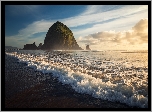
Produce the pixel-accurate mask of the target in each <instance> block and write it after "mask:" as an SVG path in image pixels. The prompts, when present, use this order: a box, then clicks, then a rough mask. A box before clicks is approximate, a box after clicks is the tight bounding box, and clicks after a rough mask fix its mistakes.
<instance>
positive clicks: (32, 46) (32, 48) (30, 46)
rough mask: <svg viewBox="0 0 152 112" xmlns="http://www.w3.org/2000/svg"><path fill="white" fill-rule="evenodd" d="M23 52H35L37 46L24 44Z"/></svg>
mask: <svg viewBox="0 0 152 112" xmlns="http://www.w3.org/2000/svg"><path fill="white" fill-rule="evenodd" d="M23 49H24V50H36V49H37V46H36V45H35V42H34V43H33V44H26V45H24V48H23Z"/></svg>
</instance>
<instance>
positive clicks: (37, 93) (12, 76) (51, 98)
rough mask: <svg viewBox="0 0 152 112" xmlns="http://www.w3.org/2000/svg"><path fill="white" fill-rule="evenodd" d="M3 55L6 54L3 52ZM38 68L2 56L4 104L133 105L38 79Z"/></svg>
mask: <svg viewBox="0 0 152 112" xmlns="http://www.w3.org/2000/svg"><path fill="white" fill-rule="evenodd" d="M5 57H7V55H5ZM42 75H44V74H42V73H41V72H38V71H34V70H33V69H31V68H28V67H26V65H25V64H24V63H18V62H17V60H15V59H13V58H12V57H10V56H9V57H8V58H6V59H5V108H137V107H130V106H127V105H126V104H121V103H118V102H111V101H106V100H102V99H98V98H94V97H92V96H91V95H88V94H80V93H77V92H76V91H75V90H73V89H72V87H71V86H70V85H63V84H62V83H61V82H59V81H58V80H57V79H56V78H54V77H52V76H51V74H50V77H48V79H46V80H45V81H40V80H38V77H39V76H42Z"/></svg>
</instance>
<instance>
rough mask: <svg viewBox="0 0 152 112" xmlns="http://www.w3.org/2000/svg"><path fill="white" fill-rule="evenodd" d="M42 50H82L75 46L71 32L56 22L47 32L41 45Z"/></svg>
mask: <svg viewBox="0 0 152 112" xmlns="http://www.w3.org/2000/svg"><path fill="white" fill-rule="evenodd" d="M42 49H44V50H82V48H81V47H79V45H78V44H77V42H76V40H75V38H74V36H73V33H72V31H71V30H70V29H69V28H68V27H67V26H66V25H64V24H63V23H61V22H59V21H57V22H56V23H54V24H53V25H52V26H51V27H50V28H49V30H48V32H47V34H46V37H45V39H44V44H43V45H42Z"/></svg>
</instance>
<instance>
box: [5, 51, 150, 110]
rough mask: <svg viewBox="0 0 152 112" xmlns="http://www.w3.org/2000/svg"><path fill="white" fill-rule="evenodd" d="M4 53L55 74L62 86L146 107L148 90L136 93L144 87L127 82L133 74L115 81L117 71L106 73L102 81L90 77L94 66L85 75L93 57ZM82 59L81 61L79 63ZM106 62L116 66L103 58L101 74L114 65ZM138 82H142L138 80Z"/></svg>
mask: <svg viewBox="0 0 152 112" xmlns="http://www.w3.org/2000/svg"><path fill="white" fill-rule="evenodd" d="M6 54H7V55H11V56H15V57H17V58H18V59H19V62H24V63H27V66H28V67H31V68H33V69H35V70H37V71H41V72H43V73H44V74H46V73H52V76H53V77H56V78H57V79H58V80H59V81H60V82H62V84H63V85H64V84H69V85H71V86H72V88H73V89H74V90H75V91H77V92H78V93H86V94H90V95H92V96H93V97H95V98H101V99H103V100H108V101H113V102H115V101H118V102H121V103H126V104H127V105H129V106H138V107H141V108H147V107H148V93H147V96H146V95H143V94H139V91H141V92H144V89H142V90H136V88H135V87H134V86H133V85H130V84H131V82H133V81H135V80H136V77H134V78H132V79H128V80H126V79H125V78H124V80H121V81H120V82H117V83H114V82H111V81H110V80H109V79H110V78H112V77H115V74H116V72H115V73H107V74H105V77H106V78H107V80H108V81H105V80H106V79H101V78H95V77H94V76H93V74H95V73H97V70H95V69H93V70H88V71H89V72H90V73H92V75H91V74H90V75H88V72H83V71H87V69H86V68H87V67H88V66H87V67H86V68H85V67H84V66H85V65H89V66H90V65H92V64H94V62H92V61H94V60H92V59H87V58H86V57H85V58H84V57H83V56H80V55H79V56H77V57H75V59H74V58H73V57H68V56H67V57H66V58H65V57H63V55H60V56H59V55H55V53H54V54H52V55H51V56H52V57H50V58H49V60H48V56H49V55H48V54H45V55H44V52H42V53H40V54H38V53H29V52H28V51H27V52H26V53H22V54H21V53H19V52H18V53H17V52H12V53H6ZM80 57H81V59H80ZM81 61H84V63H83V64H82V65H81ZM117 63H118V62H117ZM98 64H99V62H98ZM78 65H79V66H78ZM107 65H113V66H116V64H115V62H114V61H113V62H110V61H103V62H102V66H100V68H104V70H103V71H100V72H101V74H102V72H104V71H106V70H113V68H108V67H109V66H107ZM124 66H125V67H126V68H130V67H131V66H130V65H129V64H128V63H125V64H124ZM96 67H98V66H96ZM118 70H119V69H118ZM98 72H99V70H98ZM129 73H130V72H129ZM129 73H127V74H129ZM124 74H125V72H117V74H116V76H122V77H123V76H124V77H125V75H124ZM109 77H110V78H109ZM128 77H129V76H128ZM133 79H134V80H133ZM137 79H138V78H137ZM141 84H144V83H142V82H141ZM139 85H140V84H139ZM136 86H138V85H136Z"/></svg>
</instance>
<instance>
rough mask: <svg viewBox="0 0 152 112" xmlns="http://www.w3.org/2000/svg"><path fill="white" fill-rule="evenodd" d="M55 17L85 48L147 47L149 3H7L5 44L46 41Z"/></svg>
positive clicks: (134, 48) (144, 48)
mask: <svg viewBox="0 0 152 112" xmlns="http://www.w3.org/2000/svg"><path fill="white" fill-rule="evenodd" d="M56 21H60V22H62V23H63V24H65V25H66V26H67V27H69V28H70V29H71V31H72V32H73V35H74V38H75V39H76V41H77V43H78V44H79V46H80V47H81V48H83V49H85V47H86V44H88V45H89V46H90V48H91V49H92V50H148V5H6V6H5V46H12V47H18V48H23V47H24V45H25V44H32V43H34V42H35V43H36V45H37V46H38V45H39V43H42V44H44V39H45V37H46V33H47V32H48V29H49V28H50V27H51V26H52V25H53V23H55V22H56Z"/></svg>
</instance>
